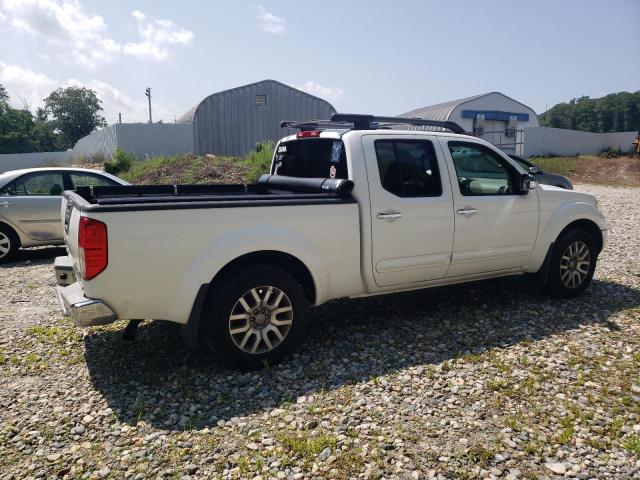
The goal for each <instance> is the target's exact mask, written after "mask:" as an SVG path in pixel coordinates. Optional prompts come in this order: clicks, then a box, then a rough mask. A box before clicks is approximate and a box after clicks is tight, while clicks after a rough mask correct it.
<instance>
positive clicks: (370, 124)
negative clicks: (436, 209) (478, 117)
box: [280, 113, 471, 135]
mask: <svg viewBox="0 0 640 480" xmlns="http://www.w3.org/2000/svg"><path fill="white" fill-rule="evenodd" d="M392 125H411V126H415V127H437V128H443V129H445V130H449V131H451V132H453V133H462V134H468V135H471V133H469V132H466V131H465V130H464V128H462V127H461V126H460V125H458V124H457V123H456V122H451V121H448V120H447V121H440V120H426V119H424V118H409V117H384V116H377V115H363V114H357V113H334V114H333V115H331V118H330V119H329V120H304V121H295V120H284V121H282V122H280V127H281V128H293V129H297V130H300V131H302V132H304V131H309V130H377V129H388V128H389V127H390V126H392Z"/></svg>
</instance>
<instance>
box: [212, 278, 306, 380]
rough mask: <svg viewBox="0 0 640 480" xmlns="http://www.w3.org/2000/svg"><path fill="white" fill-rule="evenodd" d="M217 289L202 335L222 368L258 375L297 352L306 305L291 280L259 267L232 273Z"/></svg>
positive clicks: (294, 282)
mask: <svg viewBox="0 0 640 480" xmlns="http://www.w3.org/2000/svg"><path fill="white" fill-rule="evenodd" d="M218 285H220V287H219V289H218V291H213V292H211V294H210V298H209V301H208V302H207V309H206V313H205V314H204V315H205V317H204V318H203V321H204V322H205V331H204V334H205V340H206V343H207V345H208V346H209V347H210V348H211V349H212V350H213V351H214V352H215V353H216V354H217V355H218V356H219V357H220V358H221V359H222V360H223V361H224V362H225V363H227V364H229V365H230V366H232V367H240V368H243V369H256V368H260V367H262V366H264V365H265V364H273V363H275V362H277V361H279V360H280V359H282V358H283V357H284V356H286V355H288V354H289V353H291V351H292V350H293V349H294V348H295V347H296V346H297V344H298V343H299V341H300V339H301V338H302V334H303V331H304V326H305V324H306V319H307V311H308V305H307V299H306V298H305V296H304V292H303V289H302V286H301V285H300V283H299V282H298V281H297V280H296V279H295V278H294V277H293V276H292V275H290V274H289V273H288V272H286V271H284V270H282V269H280V268H277V267H272V266H268V265H259V266H256V267H254V268H246V269H243V270H237V271H234V272H232V273H230V274H229V276H227V277H225V278H224V279H223V280H222V282H218ZM214 288H215V287H214Z"/></svg>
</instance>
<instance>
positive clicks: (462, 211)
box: [456, 207, 478, 216]
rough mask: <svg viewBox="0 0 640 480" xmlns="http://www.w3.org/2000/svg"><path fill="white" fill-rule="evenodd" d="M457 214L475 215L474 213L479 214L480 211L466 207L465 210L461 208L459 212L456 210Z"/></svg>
mask: <svg viewBox="0 0 640 480" xmlns="http://www.w3.org/2000/svg"><path fill="white" fill-rule="evenodd" d="M456 213H457V214H458V215H469V216H471V215H473V214H474V213H478V210H476V209H475V208H471V207H464V208H460V209H458V210H456Z"/></svg>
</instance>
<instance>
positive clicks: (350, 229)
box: [62, 175, 362, 324]
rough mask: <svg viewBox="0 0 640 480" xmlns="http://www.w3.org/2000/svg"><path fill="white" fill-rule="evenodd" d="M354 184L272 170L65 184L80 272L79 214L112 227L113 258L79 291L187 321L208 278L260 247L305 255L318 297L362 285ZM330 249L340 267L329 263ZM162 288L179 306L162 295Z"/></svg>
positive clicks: (78, 296)
mask: <svg viewBox="0 0 640 480" xmlns="http://www.w3.org/2000/svg"><path fill="white" fill-rule="evenodd" d="M352 187H353V182H351V181H350V180H346V179H290V178H287V177H282V176H281V177H278V178H275V177H273V176H271V175H264V176H263V177H261V179H260V180H259V182H258V183H256V184H252V185H179V186H174V185H152V186H125V187H86V188H79V189H77V190H76V191H66V192H64V194H63V203H62V208H63V212H62V213H63V218H64V236H65V241H66V243H67V247H68V249H69V253H70V256H71V258H73V259H74V262H75V264H74V265H73V267H74V268H73V269H74V270H75V271H76V272H79V271H81V268H80V265H79V263H78V258H79V255H78V253H79V251H80V247H79V245H78V222H79V218H80V217H85V218H91V219H96V220H99V221H100V222H104V224H105V225H106V228H107V231H108V268H106V271H105V273H103V274H100V275H98V276H97V277H95V278H92V279H89V280H86V281H84V282H83V291H82V292H78V291H74V292H75V293H74V295H73V298H74V300H75V301H76V303H79V304H82V302H83V297H84V298H87V299H93V298H100V299H101V300H102V303H104V304H105V305H106V306H108V307H109V309H110V310H112V311H113V313H114V314H115V317H116V318H129V319H132V318H133V319H136V318H140V319H146V318H154V319H166V320H173V321H176V322H178V323H182V324H185V323H187V321H188V319H189V316H190V312H191V311H192V309H193V308H192V307H193V306H194V304H195V302H196V296H197V294H198V292H199V290H200V287H201V286H202V285H207V284H209V283H210V282H211V279H212V278H213V277H214V276H215V275H216V273H218V272H219V270H220V269H221V268H222V267H224V266H225V265H227V264H228V263H229V262H231V261H233V260H234V259H238V258H241V257H242V256H243V255H246V254H255V252H256V251H258V252H273V251H277V252H282V253H284V254H286V255H289V256H290V257H291V258H296V259H300V260H301V261H303V262H304V264H305V265H306V266H307V268H308V269H309V270H310V273H311V275H312V276H313V281H314V283H315V285H316V293H315V297H316V298H315V303H321V302H322V301H324V299H325V298H335V297H336V296H344V295H345V294H351V293H359V292H360V290H361V288H362V286H361V285H362V284H361V281H360V227H359V221H358V218H359V217H358V215H359V214H358V205H357V202H356V200H355V199H354V198H353V197H352V196H351V194H350V192H351V188H352ZM336 232H339V235H336ZM283 258H284V257H283ZM326 259H329V262H330V264H331V266H332V269H335V270H334V271H336V272H338V271H339V272H340V274H337V275H333V274H330V273H329V271H328V269H327V268H326ZM180 265H181V267H179V266H180ZM338 265H340V266H341V268H340V269H338ZM345 271H346V272H345ZM158 279H162V282H158V281H157V280H158ZM76 290H77V289H76ZM97 292H100V293H99V294H98V293H97ZM134 292H135V293H134ZM157 295H160V296H162V298H165V299H167V301H168V303H169V304H170V305H171V306H170V307H169V308H167V307H166V306H165V305H161V304H159V303H158V302H157V301H156V298H157V297H156V296H157ZM122 298H125V299H126V300H125V301H124V302H121V301H120V299H122ZM68 313H72V312H68ZM74 318H75V317H74ZM77 323H79V324H81V323H82V322H77Z"/></svg>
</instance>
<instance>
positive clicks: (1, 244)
mask: <svg viewBox="0 0 640 480" xmlns="http://www.w3.org/2000/svg"><path fill="white" fill-rule="evenodd" d="M10 251H11V239H10V238H9V236H8V235H7V234H6V233H3V232H0V258H3V257H5V256H7V255H8V254H9V252H10Z"/></svg>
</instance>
